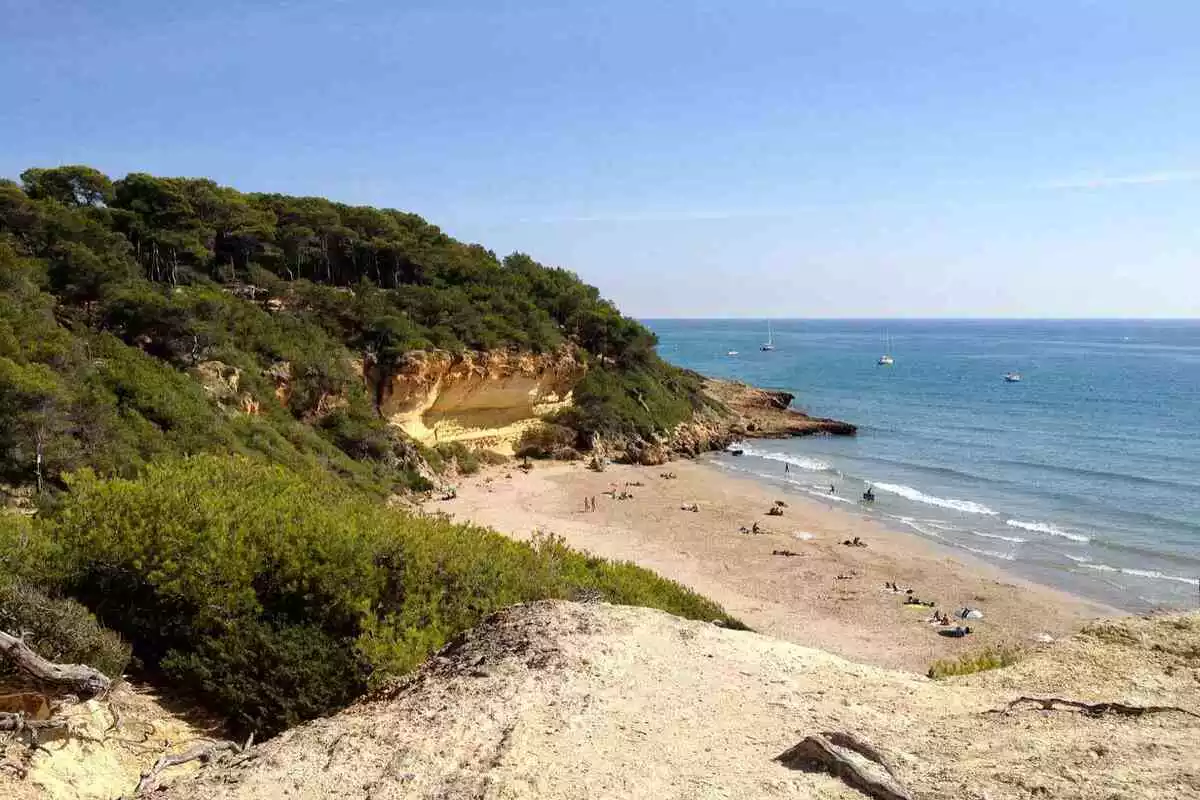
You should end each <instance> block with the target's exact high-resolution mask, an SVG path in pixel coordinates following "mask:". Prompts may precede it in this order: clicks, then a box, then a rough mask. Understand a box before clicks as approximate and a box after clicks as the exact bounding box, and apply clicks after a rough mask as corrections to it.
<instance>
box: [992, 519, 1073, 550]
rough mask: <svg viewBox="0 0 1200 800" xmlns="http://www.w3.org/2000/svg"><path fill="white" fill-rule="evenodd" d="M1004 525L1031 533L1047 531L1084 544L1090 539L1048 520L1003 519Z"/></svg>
mask: <svg viewBox="0 0 1200 800" xmlns="http://www.w3.org/2000/svg"><path fill="white" fill-rule="evenodd" d="M1004 524H1005V525H1007V526H1009V527H1010V528H1020V529H1021V530H1023V531H1032V532H1033V533H1047V534H1050V535H1051V536H1061V537H1062V538H1064V539H1070V540H1071V541H1072V542H1081V543H1083V544H1086V543H1088V542H1090V541H1091V539H1089V538H1088V537H1086V536H1084V535H1083V534H1082V533H1071V532H1070V531H1064V530H1063V529H1062V528H1056V527H1055V526H1053V525H1051V524H1050V523H1048V522H1022V521H1021V520H1019V519H1010V520H1005V522H1004Z"/></svg>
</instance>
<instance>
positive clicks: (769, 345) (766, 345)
mask: <svg viewBox="0 0 1200 800" xmlns="http://www.w3.org/2000/svg"><path fill="white" fill-rule="evenodd" d="M758 349H759V350H762V351H764V352H766V351H769V350H774V349H775V335H774V333H773V332H772V331H771V322H770V320H768V321H767V340H766V341H765V342H763V343H762V344H761V345H759V348H758Z"/></svg>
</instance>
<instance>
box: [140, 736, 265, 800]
mask: <svg viewBox="0 0 1200 800" xmlns="http://www.w3.org/2000/svg"><path fill="white" fill-rule="evenodd" d="M246 744H247V746H249V744H250V742H247V743H246ZM242 749H243V748H242V747H241V746H239V745H238V744H237V743H236V742H228V741H220V742H203V743H201V744H194V745H192V746H191V747H189V748H188V749H187V750H184V751H183V752H182V753H175V754H173V755H164V756H163V757H162V758H160V759H159V760H158V761H157V762H156V763H155V764H154V766H153V767H151V768H150V771H149V772H147V773H146V774H145V775H143V776H142V779H141V780H140V781H138V785H137V789H135V790H134V796H135V797H140V796H141V795H143V794H146V793H147V792H152V791H154V790H155V789H157V788H158V777H159V775H161V774H162V772H163V771H164V770H167V769H170V768H171V767H178V766H179V765H181V764H187V763H189V762H191V761H202V762H204V763H205V764H207V763H208V762H210V761H212V760H214V759H215V758H217V757H218V756H220V755H222V754H223V753H226V752H229V751H233V752H235V753H240V752H241V751H242Z"/></svg>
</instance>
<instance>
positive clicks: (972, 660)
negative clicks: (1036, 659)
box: [929, 647, 1024, 679]
mask: <svg viewBox="0 0 1200 800" xmlns="http://www.w3.org/2000/svg"><path fill="white" fill-rule="evenodd" d="M1023 656H1024V653H1023V652H1022V651H1021V650H1020V649H1017V648H1012V647H989V648H987V649H986V650H981V651H979V652H977V653H968V654H966V655H963V656H960V657H958V658H948V659H943V660H940V661H935V662H933V664H932V665H930V667H929V677H930V678H934V679H937V678H949V677H951V676H954V675H973V674H975V673H976V672H986V671H988V670H990V669H1000V668H1001V667H1009V666H1012V665H1013V664H1016V663H1017V662H1018V661H1020V660H1021V658H1022V657H1023Z"/></svg>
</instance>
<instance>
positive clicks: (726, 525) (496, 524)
mask: <svg viewBox="0 0 1200 800" xmlns="http://www.w3.org/2000/svg"><path fill="white" fill-rule="evenodd" d="M664 472H672V473H674V474H675V475H676V476H677V477H676V478H675V479H671V480H668V479H664V478H663V477H661V474H662V473H664ZM627 483H628V484H633V483H642V484H643V485H642V486H633V485H630V486H628V487H627V486H626V484H627ZM457 489H458V496H457V497H456V498H455V499H454V500H448V501H440V502H439V501H434V502H430V503H429V504H428V506H427V508H428V510H430V511H443V512H446V513H449V514H451V515H452V516H453V517H454V518H455V519H458V520H460V521H471V522H474V523H477V524H481V525H486V526H489V527H492V528H495V529H496V530H498V531H501V532H504V533H507V534H509V535H512V536H514V537H516V538H528V537H529V536H531V535H532V534H533V533H534V532H535V531H538V530H541V531H545V532H548V533H555V534H558V535H560V536H562V537H563V538H564V539H565V540H566V542H567V543H568V544H569V545H571V546H572V547H575V548H578V549H582V550H587V551H590V552H592V553H595V554H597V555H600V556H603V557H605V558H610V559H619V560H628V561H633V562H636V563H637V564H640V565H642V566H644V567H648V568H649V569H653V570H655V571H656V572H658V573H659V574H661V575H664V576H666V577H668V578H672V579H674V580H676V581H679V582H680V583H683V584H685V585H687V586H689V587H691V588H692V589H694V590H696V591H698V592H700V593H701V594H704V595H707V596H708V597H711V598H712V599H713V600H716V601H717V602H719V603H720V604H721V605H723V606H724V607H725V608H726V610H727V611H728V612H729V613H730V614H733V615H734V616H736V617H738V618H740V619H741V620H742V621H743V622H745V623H746V624H748V625H750V626H751V627H752V628H754V629H755V630H757V631H759V632H761V633H765V634H768V635H771V636H775V637H778V638H781V639H786V640H788V641H792V642H796V643H797V644H802V645H806V646H810V647H818V648H820V649H822V650H827V651H829V652H832V653H836V654H837V655H840V656H844V657H846V658H849V659H852V660H855V661H859V662H863V663H868V664H875V665H879V666H884V667H892V668H898V669H908V670H914V671H918V672H922V673H923V672H925V671H926V670H927V669H928V668H929V665H930V664H931V663H932V662H933V661H935V660H937V659H941V658H948V657H953V656H956V655H961V654H964V653H967V652H975V651H978V650H980V649H982V648H984V647H986V646H989V645H1005V646H1014V645H1015V646H1021V647H1030V648H1036V647H1038V646H1039V641H1040V640H1042V639H1044V638H1045V637H1053V638H1058V637H1060V636H1062V635H1064V634H1067V633H1071V632H1074V631H1076V630H1078V628H1079V627H1080V626H1081V625H1082V624H1083V623H1084V622H1086V621H1087V620H1088V619H1092V618H1096V617H1102V616H1117V615H1119V614H1120V612H1119V611H1117V610H1115V609H1112V608H1109V607H1106V606H1102V605H1099V604H1096V603H1093V602H1091V601H1087V600H1084V599H1081V598H1078V597H1075V596H1073V595H1070V594H1067V593H1066V592H1062V591H1059V590H1056V589H1052V588H1048V587H1045V586H1040V585H1037V584H1034V583H1031V582H1029V581H1026V580H1024V579H1022V578H1019V577H1015V576H1013V575H1010V574H1008V573H1006V572H1003V571H1002V570H1000V569H997V568H996V567H994V566H992V565H991V564H988V563H986V562H984V561H982V560H978V559H974V558H972V557H969V556H968V555H964V554H962V553H960V552H958V551H953V550H950V549H949V548H946V547H943V546H941V545H938V544H936V543H934V542H929V541H927V540H925V539H922V538H920V537H919V536H916V535H915V534H906V533H903V532H899V531H894V530H891V529H889V528H886V527H884V526H882V525H880V524H879V523H877V522H875V521H874V520H871V519H868V518H865V517H864V516H862V515H861V514H859V513H857V512H855V511H854V510H853V506H847V510H844V511H843V510H841V509H830V508H826V507H825V506H824V505H822V504H821V503H818V502H816V501H815V500H812V499H809V498H804V497H798V496H796V495H793V494H785V493H781V492H779V491H777V490H772V489H771V488H770V487H767V486H763V485H760V484H758V483H755V482H753V481H751V480H749V479H745V478H740V477H738V476H735V475H730V474H729V473H727V472H725V471H723V470H721V469H719V468H718V467H715V466H713V465H711V464H706V463H704V462H703V461H693V462H688V461H682V462H672V463H670V464H667V465H664V466H661V467H635V466H623V465H614V466H610V467H609V468H608V469H606V470H605V471H604V472H602V473H598V472H593V471H591V470H588V469H586V468H585V467H584V466H583V465H582V464H550V463H537V464H535V466H534V469H533V470H532V471H531V472H530V473H528V474H525V473H523V472H522V471H521V470H519V469H516V468H508V467H502V468H499V469H492V470H489V471H488V472H486V473H483V474H481V475H478V476H475V477H472V478H468V479H464V480H463V481H462V482H460V484H459V485H458V487H457ZM609 489H615V490H616V491H617V492H618V493H619V492H620V491H621V490H627V491H628V492H629V493H631V494H632V497H631V498H630V499H626V500H619V499H614V498H612V497H610V496H608V495H606V494H603V492H605V491H608V490H609ZM587 497H595V498H596V502H597V508H596V511H594V512H590V511H585V510H584V499H585V498H587ZM776 500H783V501H784V502H786V503H787V507H786V508H784V509H783V512H784V513H783V516H781V517H778V516H767V514H766V512H767V510H768V509H769V508H771V507H772V506H773V505H774V504H775V501H776ZM691 503H697V504H699V509H700V510H699V511H698V512H691V511H684V510H681V508H680V507H681V506H682V505H685V504H691ZM755 522H757V523H758V525H759V528H760V531H761V532H760V533H758V534H753V533H740V532H739V529H740V528H742V527H746V528H750V527H752V526H753V524H754V523H755ZM855 536H857V537H860V538H861V539H862V540H863V541H865V542H866V544H867V546H866V547H848V546H846V545H844V544H843V543H842V542H843V541H844V540H847V539H852V538H853V537H855ZM781 550H788V551H792V552H794V553H796V554H797V555H794V556H781V555H775V554H774V552H775V551H781ZM839 576H841V577H839ZM889 581H894V582H896V583H897V584H899V586H900V587H901V589H909V588H911V589H913V591H914V593H915V594H916V595H917V596H918V597H920V598H921V599H923V600H935V601H936V602H937V609H938V610H939V611H944V612H946V613H948V614H950V615H951V616H953V615H954V613H955V612H956V611H957V610H959V609H961V608H963V607H964V606H968V607H971V608H976V609H979V610H981V611H982V612H983V614H984V618H983V619H982V620H970V621H968V622H966V623H961V622H960V624H969V625H970V626H971V629H972V634H971V635H970V636H967V637H964V638H961V639H951V638H946V637H944V636H941V635H939V634H938V630H939V628H938V626H936V625H932V624H930V623H929V622H927V620H928V619H929V618H930V617H931V616H932V614H933V610H932V609H930V608H924V607H910V606H906V605H905V604H904V597H905V595H904V594H903V592H901V593H895V592H892V591H890V590H888V589H886V588H885V587H884V584H885V582H889Z"/></svg>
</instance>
